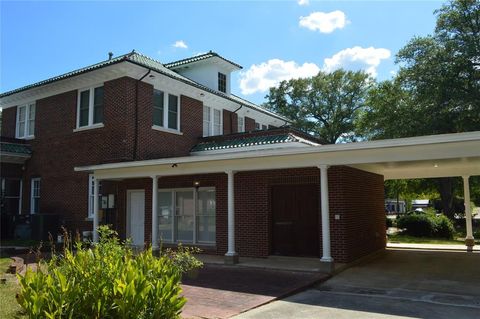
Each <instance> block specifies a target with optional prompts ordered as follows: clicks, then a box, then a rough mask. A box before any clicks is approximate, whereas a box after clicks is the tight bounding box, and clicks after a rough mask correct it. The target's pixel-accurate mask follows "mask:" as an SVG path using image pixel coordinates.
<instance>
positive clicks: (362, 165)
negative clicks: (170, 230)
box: [75, 131, 480, 265]
mask: <svg viewBox="0 0 480 319" xmlns="http://www.w3.org/2000/svg"><path fill="white" fill-rule="evenodd" d="M333 166H350V167H353V168H356V169H359V170H362V171H366V172H371V173H376V174H379V175H383V176H384V178H385V179H407V178H431V177H451V176H462V177H463V179H464V189H465V208H466V209H465V211H466V222H467V238H466V242H467V244H468V245H470V244H473V235H472V224H471V210H470V205H469V202H470V200H469V183H468V181H469V177H470V176H473V175H480V132H479V131H477V132H468V133H456V134H443V135H432V136H422V137H412V138H402V139H391V140H380V141H368V142H358V143H347V144H336V145H320V146H312V147H305V148H278V149H266V150H257V151H244V152H228V153H218V154H209V155H199V156H186V157H178V158H164V159H157V160H146V161H135V162H122V163H111V164H101V165H92V166H84V167H77V168H75V170H76V171H81V172H91V173H93V174H94V185H95V187H94V189H95V195H98V192H99V190H98V189H99V181H100V180H121V179H129V178H150V179H151V181H152V186H151V187H152V188H151V189H152V199H151V201H152V206H151V207H153V209H152V211H151V214H152V215H151V220H152V229H151V233H152V236H151V238H152V242H151V244H152V246H153V247H154V248H156V247H158V236H157V232H158V227H155V225H157V218H158V212H157V208H156V207H157V203H158V197H157V196H158V195H157V194H158V191H157V190H158V179H159V178H160V177H165V176H182V175H192V174H209V173H224V174H226V175H227V178H228V183H227V189H228V192H227V198H228V238H227V239H228V251H227V253H226V255H225V256H226V260H228V261H229V262H236V260H237V259H238V255H237V252H236V249H235V205H234V202H235V201H234V198H235V189H234V185H235V183H234V181H235V174H236V173H239V172H246V171H258V170H273V169H290V168H305V167H318V168H319V172H320V201H321V221H322V222H321V230H322V232H321V233H322V257H321V261H322V262H324V263H326V264H330V265H332V264H333V259H332V256H331V244H330V242H331V238H330V237H331V236H330V219H331V216H330V212H329V209H330V206H329V190H328V184H329V183H328V174H327V172H328V170H329V168H330V167H333ZM94 199H95V200H94V212H95V215H94V222H93V226H94V239H95V240H98V234H97V233H96V232H95V229H96V227H97V226H98V223H99V219H98V213H97V212H98V207H99V203H98V196H95V197H94ZM382 200H383V199H382Z"/></svg>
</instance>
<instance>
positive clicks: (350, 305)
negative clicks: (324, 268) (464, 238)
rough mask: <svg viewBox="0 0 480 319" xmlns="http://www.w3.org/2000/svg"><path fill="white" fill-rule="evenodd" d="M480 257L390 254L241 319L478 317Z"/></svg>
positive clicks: (260, 308)
mask: <svg viewBox="0 0 480 319" xmlns="http://www.w3.org/2000/svg"><path fill="white" fill-rule="evenodd" d="M479 317H480V254H479V253H465V252H432V251H402V250H387V251H386V253H385V254H384V255H382V256H381V257H379V258H377V259H375V260H373V261H370V262H368V263H365V264H362V265H359V266H356V267H352V268H350V269H348V270H346V271H344V272H343V273H341V274H339V275H337V276H335V277H333V278H332V279H330V280H328V281H326V282H324V283H323V284H320V285H318V286H316V287H315V288H313V289H309V290H306V291H304V292H302V293H299V294H296V295H294V296H291V297H289V298H286V299H283V300H279V301H275V302H272V303H270V304H268V305H265V306H262V307H259V308H257V309H254V310H251V311H248V312H246V313H244V314H241V315H239V316H237V317H236V318H272V319H273V318H275V319H281V318H432V319H433V318H435V319H437V318H455V319H460V318H479Z"/></svg>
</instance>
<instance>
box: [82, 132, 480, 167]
mask: <svg viewBox="0 0 480 319" xmlns="http://www.w3.org/2000/svg"><path fill="white" fill-rule="evenodd" d="M479 143H480V131H476V132H468V133H454V134H442V135H430V136H421V137H409V138H400V139H391V140H379V141H368V142H358V143H346V144H332V145H319V146H312V147H304V148H298V147H294V148H293V147H292V148H281V149H273V150H265V151H257V152H237V153H235V154H215V155H205V156H184V157H173V158H161V159H153V160H143V161H135V162H119V163H110V164H99V165H89V166H81V167H75V168H74V169H75V171H78V172H82V171H94V170H106V169H118V168H134V167H147V166H156V165H165V164H166V165H172V164H177V165H178V164H186V163H199V162H209V161H220V160H232V159H251V158H254V159H256V158H260V157H270V156H291V155H310V154H312V155H316V154H325V157H327V154H329V155H330V156H328V158H325V160H326V161H328V162H326V163H325V164H333V165H350V164H359V163H375V162H383V161H391V160H393V159H395V160H397V161H411V160H428V159H430V158H432V157H435V158H437V157H439V156H437V154H436V153H437V152H438V153H442V154H444V153H445V152H444V151H445V149H441V148H440V146H442V148H448V149H450V152H451V153H452V154H444V156H443V157H441V158H446V159H447V158H457V157H458V156H464V157H472V156H480V149H479V148H478V147H476V146H477V144H479ZM467 146H468V147H467ZM404 147H421V149H422V150H425V149H426V147H429V151H431V153H432V154H424V153H415V154H405V152H402V154H403V157H402V158H400V157H399V154H393V155H394V156H391V155H392V154H391V152H385V153H384V154H383V153H382V155H385V156H384V158H379V157H378V154H374V153H373V152H374V151H377V150H378V151H380V150H385V149H390V150H394V149H396V148H404ZM409 149H410V148H409ZM354 151H355V152H356V151H364V152H362V155H364V156H362V158H358V157H352V156H348V155H349V154H350V152H354ZM343 152H349V154H346V155H344V154H342V153H343ZM387 155H388V156H387ZM414 155H415V156H414ZM370 158H371V159H370ZM317 163H318V162H317ZM312 166H315V165H313V164H312Z"/></svg>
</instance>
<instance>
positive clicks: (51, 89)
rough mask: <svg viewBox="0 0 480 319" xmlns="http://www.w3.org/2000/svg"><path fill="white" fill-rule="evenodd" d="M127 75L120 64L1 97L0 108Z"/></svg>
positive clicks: (126, 71)
mask: <svg viewBox="0 0 480 319" xmlns="http://www.w3.org/2000/svg"><path fill="white" fill-rule="evenodd" d="M127 74H128V69H127V65H126V63H125V62H120V63H117V64H113V65H109V66H106V67H103V68H100V69H98V70H93V71H89V72H86V73H83V74H78V75H74V76H72V77H69V78H65V79H62V80H58V81H55V82H52V83H48V84H45V85H42V86H38V87H34V88H31V89H28V90H25V91H21V92H18V93H14V94H12V95H9V96H6V97H3V98H1V99H0V107H2V108H3V109H7V108H10V107H13V106H17V105H22V104H26V103H30V102H33V101H37V100H40V99H43V98H46V97H50V96H54V95H58V94H62V93H65V92H69V91H73V90H78V89H79V88H83V87H89V86H91V85H94V84H98V83H103V82H107V81H110V80H114V79H117V78H120V77H123V76H126V75H127Z"/></svg>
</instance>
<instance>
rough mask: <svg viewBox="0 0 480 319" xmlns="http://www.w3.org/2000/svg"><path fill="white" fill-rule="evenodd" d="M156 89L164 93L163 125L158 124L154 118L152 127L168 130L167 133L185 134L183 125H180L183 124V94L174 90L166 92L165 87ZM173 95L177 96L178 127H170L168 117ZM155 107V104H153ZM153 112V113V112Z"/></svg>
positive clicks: (158, 129)
mask: <svg viewBox="0 0 480 319" xmlns="http://www.w3.org/2000/svg"><path fill="white" fill-rule="evenodd" d="M154 90H156V91H160V92H162V93H163V126H161V125H157V124H155V123H153V119H152V123H153V125H152V129H154V130H157V131H163V132H167V133H173V134H178V135H183V133H182V132H181V127H180V124H181V117H180V112H181V111H180V110H181V104H182V103H181V101H180V99H181V95H180V94H176V93H172V92H166V90H165V89H158V88H154ZM170 95H171V96H175V97H176V98H177V128H176V129H173V128H170V127H169V124H170V123H169V117H168V112H169V107H170V105H169V104H170V100H169V97H170ZM152 108H153V106H152ZM152 114H153V113H152Z"/></svg>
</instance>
